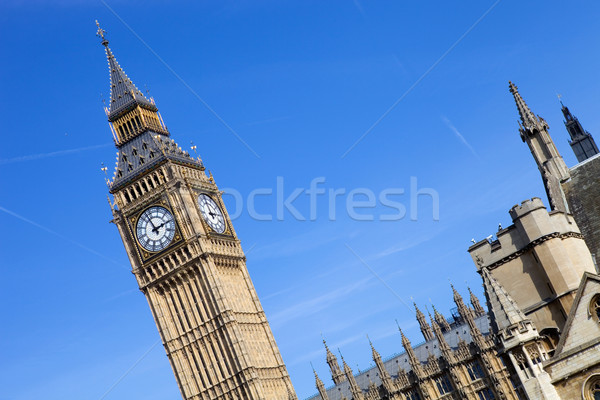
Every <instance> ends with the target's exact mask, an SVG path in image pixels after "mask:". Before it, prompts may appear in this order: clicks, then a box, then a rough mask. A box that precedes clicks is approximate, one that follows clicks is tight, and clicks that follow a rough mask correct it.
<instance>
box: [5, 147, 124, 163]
mask: <svg viewBox="0 0 600 400" xmlns="http://www.w3.org/2000/svg"><path fill="white" fill-rule="evenodd" d="M112 145H113V144H112V143H104V144H97V145H95V146H87V147H79V148H77V149H68V150H58V151H52V152H50V153H41V154H30V155H28V156H20V157H13V158H0V165H4V164H13V163H18V162H25V161H33V160H39V159H41V158H48V157H58V156H65V155H67V154H74V153H80V152H82V151H87V150H95V149H101V148H103V147H109V146H112Z"/></svg>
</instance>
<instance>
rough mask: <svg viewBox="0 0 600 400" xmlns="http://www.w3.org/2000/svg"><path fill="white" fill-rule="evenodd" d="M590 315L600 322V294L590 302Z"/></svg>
mask: <svg viewBox="0 0 600 400" xmlns="http://www.w3.org/2000/svg"><path fill="white" fill-rule="evenodd" d="M590 315H591V316H592V317H593V318H595V319H596V321H597V322H600V294H597V295H595V296H594V298H593V299H592V301H591V302H590Z"/></svg>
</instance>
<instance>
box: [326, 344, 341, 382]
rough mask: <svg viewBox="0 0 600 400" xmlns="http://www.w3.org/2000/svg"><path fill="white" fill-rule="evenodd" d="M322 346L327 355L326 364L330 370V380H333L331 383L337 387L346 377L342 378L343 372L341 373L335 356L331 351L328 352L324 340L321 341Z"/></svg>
mask: <svg viewBox="0 0 600 400" xmlns="http://www.w3.org/2000/svg"><path fill="white" fill-rule="evenodd" d="M323 345H324V346H325V351H326V353H327V364H328V365H329V369H330V370H331V379H332V380H333V383H335V384H336V385H339V384H340V383H342V382H344V381H345V380H346V377H345V376H344V372H342V369H341V368H340V364H339V363H338V360H337V358H336V356H335V354H333V353H332V352H331V350H329V347H328V346H327V342H325V339H323Z"/></svg>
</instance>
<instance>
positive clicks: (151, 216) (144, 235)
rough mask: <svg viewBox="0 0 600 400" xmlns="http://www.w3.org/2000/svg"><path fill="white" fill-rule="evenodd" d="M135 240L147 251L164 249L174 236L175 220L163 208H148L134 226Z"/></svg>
mask: <svg viewBox="0 0 600 400" xmlns="http://www.w3.org/2000/svg"><path fill="white" fill-rule="evenodd" d="M135 230H136V233H137V239H138V241H139V242H140V245H142V247H143V248H144V249H146V250H148V251H153V252H157V251H161V250H163V249H165V248H166V247H167V246H168V245H169V243H171V241H172V240H173V237H174V236H175V219H174V218H173V214H171V213H170V212H169V210H167V209H166V208H164V207H160V206H154V207H150V208H149V209H147V210H146V211H144V212H143V213H142V215H141V216H140V218H139V219H138V222H137V226H136V229H135Z"/></svg>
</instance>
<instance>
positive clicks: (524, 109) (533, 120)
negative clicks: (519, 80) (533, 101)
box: [508, 81, 540, 129]
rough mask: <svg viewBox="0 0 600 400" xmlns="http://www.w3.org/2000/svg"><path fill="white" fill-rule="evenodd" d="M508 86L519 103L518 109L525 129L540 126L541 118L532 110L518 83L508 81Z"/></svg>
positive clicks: (521, 123)
mask: <svg viewBox="0 0 600 400" xmlns="http://www.w3.org/2000/svg"><path fill="white" fill-rule="evenodd" d="M508 88H509V90H510V92H511V93H512V95H513V97H514V99H515V103H516V105H517V110H518V111H519V116H520V117H521V122H520V123H519V124H520V125H522V127H523V128H525V129H531V128H534V127H539V125H540V120H539V118H538V117H536V115H535V114H534V113H533V111H531V109H530V108H529V106H528V105H527V103H525V100H523V97H522V96H521V94H520V93H519V88H518V87H517V85H515V84H514V83H512V81H508Z"/></svg>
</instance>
